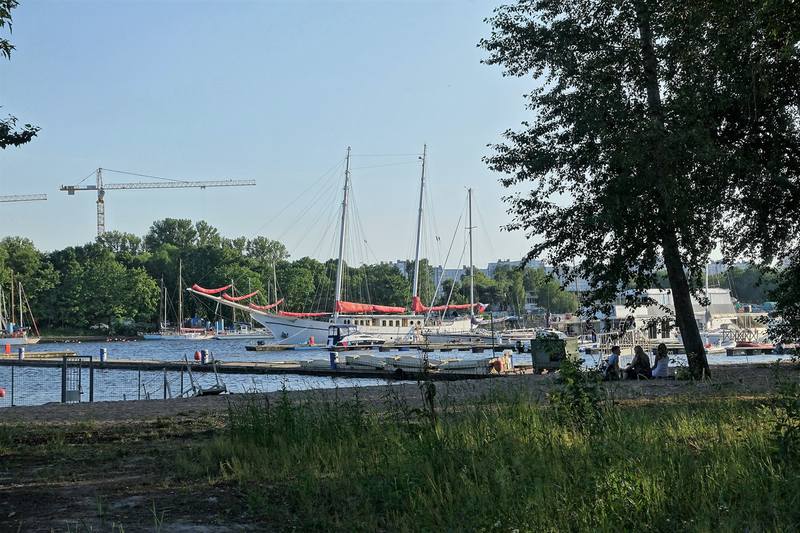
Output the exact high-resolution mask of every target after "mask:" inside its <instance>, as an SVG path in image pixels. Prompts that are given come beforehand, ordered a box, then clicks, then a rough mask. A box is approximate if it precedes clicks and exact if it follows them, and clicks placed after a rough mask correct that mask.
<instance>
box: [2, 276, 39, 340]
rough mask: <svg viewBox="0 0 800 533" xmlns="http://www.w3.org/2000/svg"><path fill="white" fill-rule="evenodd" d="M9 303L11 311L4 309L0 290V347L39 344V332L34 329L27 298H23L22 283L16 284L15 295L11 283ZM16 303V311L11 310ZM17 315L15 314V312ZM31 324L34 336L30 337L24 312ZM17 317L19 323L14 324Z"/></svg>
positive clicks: (29, 329) (3, 298) (4, 300)
mask: <svg viewBox="0 0 800 533" xmlns="http://www.w3.org/2000/svg"><path fill="white" fill-rule="evenodd" d="M9 292H10V296H11V298H10V303H9V306H10V307H12V309H8V308H7V307H6V298H5V293H4V292H3V290H2V289H0V345H1V346H25V345H28V344H37V343H38V342H39V338H40V337H39V331H38V328H36V321H35V320H34V319H33V312H32V311H31V307H30V304H29V303H28V298H27V297H26V296H25V291H24V290H23V288H22V283H19V282H18V283H17V294H16V297H15V295H14V283H13V281H12V283H11V290H10V291H9ZM14 303H16V305H17V309H16V310H15V309H13V304H14ZM17 310H18V311H19V313H16V311H17ZM26 311H27V313H28V316H29V317H30V319H31V324H33V331H34V332H35V333H36V334H35V335H31V328H30V327H27V326H26V325H25V312H26ZM15 317H18V318H19V322H16V323H15V322H14V321H13V320H14V318H15Z"/></svg>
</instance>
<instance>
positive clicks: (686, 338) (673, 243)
mask: <svg viewBox="0 0 800 533" xmlns="http://www.w3.org/2000/svg"><path fill="white" fill-rule="evenodd" d="M661 242H662V248H663V249H664V265H665V266H666V267H667V277H668V278H669V286H670V288H671V290H672V302H673V304H674V306H675V321H676V322H677V323H678V330H679V331H680V332H681V339H682V340H683V348H684V350H686V358H687V359H688V360H689V371H690V372H691V373H692V376H693V377H694V378H695V379H702V378H704V377H710V376H711V372H710V370H709V368H708V358H707V357H706V349H705V346H704V345H703V339H702V337H701V336H700V328H699V327H698V326H697V320H695V317H694V306H693V305H692V293H691V291H690V290H689V282H688V280H687V279H686V272H685V271H684V270H683V261H681V256H680V252H679V250H678V243H677V239H676V238H675V234H674V233H670V232H666V233H665V235H664V237H663V238H662V241H661Z"/></svg>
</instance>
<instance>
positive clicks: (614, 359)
mask: <svg viewBox="0 0 800 533" xmlns="http://www.w3.org/2000/svg"><path fill="white" fill-rule="evenodd" d="M603 379H604V380H606V381H608V380H611V379H619V346H612V347H611V355H609V356H608V359H607V360H606V367H605V368H604V369H603Z"/></svg>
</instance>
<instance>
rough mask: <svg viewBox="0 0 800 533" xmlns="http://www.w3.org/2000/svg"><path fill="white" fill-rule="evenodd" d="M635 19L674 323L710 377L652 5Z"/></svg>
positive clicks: (692, 359)
mask: <svg viewBox="0 0 800 533" xmlns="http://www.w3.org/2000/svg"><path fill="white" fill-rule="evenodd" d="M636 19H637V24H638V26H639V43H640V47H641V54H642V67H643V72H644V77H645V87H646V89H647V106H648V112H649V115H650V120H651V126H652V136H651V138H650V141H651V142H650V153H649V154H648V155H650V156H651V157H650V161H651V163H652V166H651V168H650V169H649V170H650V172H651V175H652V177H653V181H654V184H655V188H656V191H654V192H655V193H656V194H657V195H658V197H659V200H660V202H659V203H660V215H661V220H662V224H661V230H662V238H661V247H662V249H663V252H664V265H665V266H666V268H667V277H668V278H669V284H670V287H671V290H672V301H673V303H674V306H675V321H676V322H677V323H678V329H679V330H680V332H681V338H682V339H683V347H684V349H685V350H686V357H687V359H688V360H689V370H690V371H691V373H692V376H694V377H695V378H702V377H704V376H705V377H708V376H710V372H709V368H708V359H707V358H706V351H705V347H704V346H703V339H702V338H701V337H700V328H698V327H697V321H696V320H695V318H694V308H693V306H692V294H691V291H690V290H689V282H688V280H687V278H686V272H685V271H684V269H683V260H682V259H681V255H680V248H679V246H678V238H677V231H676V227H677V224H676V221H675V211H674V209H673V205H672V196H671V192H670V190H671V189H673V188H674V187H670V186H669V185H670V183H669V180H670V179H671V176H670V172H669V170H668V169H667V168H666V165H665V162H664V158H663V154H662V151H661V148H660V146H661V145H662V142H661V141H662V140H663V139H664V138H665V137H666V135H667V129H666V126H665V124H664V110H663V108H662V105H661V90H660V87H659V81H658V59H657V58H656V53H655V49H654V47H653V31H652V26H651V12H650V3H649V2H648V1H647V0H639V1H638V2H637V3H636Z"/></svg>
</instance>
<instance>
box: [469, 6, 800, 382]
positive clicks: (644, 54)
mask: <svg viewBox="0 0 800 533" xmlns="http://www.w3.org/2000/svg"><path fill="white" fill-rule="evenodd" d="M795 4H796V2H792V1H791V0H769V1H764V0H741V1H737V2H724V1H702V0H700V1H695V2H663V1H658V0H631V1H625V2H623V1H614V0H521V1H520V2H518V3H517V4H514V5H511V6H505V7H500V8H499V9H497V10H496V11H495V14H494V16H493V17H492V18H490V19H488V22H489V23H490V24H491V26H492V34H491V36H490V37H489V38H488V39H485V40H483V41H482V42H481V46H482V47H483V48H484V49H485V50H486V51H488V53H489V57H488V59H487V61H486V62H487V63H489V64H497V65H501V66H503V67H504V74H505V75H511V76H520V77H522V76H533V77H534V78H536V79H537V81H538V84H537V87H536V88H535V89H534V90H533V92H532V93H530V94H529V95H528V96H527V103H528V107H529V109H530V111H531V114H532V118H531V121H530V122H526V123H524V124H523V128H522V130H521V131H507V132H506V134H505V136H506V142H505V143H504V144H501V145H498V146H496V147H495V151H494V154H493V155H491V156H490V157H488V164H489V166H490V167H491V168H492V169H493V170H495V171H498V172H502V173H505V174H507V176H506V177H504V178H503V179H502V180H501V182H502V183H503V184H504V185H505V186H507V187H520V186H521V187H524V188H528V189H531V188H532V190H530V191H529V192H528V193H524V194H523V193H519V194H512V195H511V196H510V197H508V198H507V200H508V201H509V205H510V212H511V214H512V215H513V221H512V222H511V224H510V225H509V228H511V229H519V230H524V231H526V232H527V235H528V236H529V237H530V238H532V239H535V240H536V241H535V244H534V245H533V247H532V249H531V251H530V252H529V254H528V256H527V257H528V258H529V259H533V258H536V257H544V258H546V259H548V260H549V261H550V262H552V264H554V265H557V274H559V275H560V276H559V277H560V278H561V279H562V280H566V282H567V283H569V282H570V281H571V280H572V279H574V276H576V275H580V276H581V277H584V278H585V279H587V281H588V282H589V285H590V288H591V290H590V291H588V292H587V293H586V302H585V303H587V304H592V308H594V309H597V308H598V307H602V308H605V309H608V307H607V305H608V303H609V302H611V301H612V300H613V299H614V298H615V297H616V295H617V293H618V292H619V291H620V289H621V288H622V287H627V286H632V287H634V288H635V289H637V290H638V293H639V294H638V295H636V294H634V295H632V297H631V300H630V302H629V303H630V304H631V305H634V303H635V301H636V296H641V295H642V291H643V290H644V289H646V288H648V287H650V286H655V284H656V282H657V275H656V273H657V272H658V270H660V269H662V268H664V269H666V272H667V276H668V278H669V284H670V287H671V291H672V295H673V300H674V304H675V317H676V322H677V325H678V327H679V329H680V332H681V335H682V339H683V343H684V347H685V349H686V352H687V354H688V355H689V365H690V368H691V370H692V373H693V374H694V375H695V376H701V375H702V373H703V371H706V372H707V371H708V363H707V360H706V357H705V351H704V349H703V342H702V339H701V337H700V333H699V327H698V324H697V322H696V321H695V317H694V313H693V309H692V302H691V295H692V294H698V293H699V291H700V287H701V286H702V283H701V280H702V273H703V270H704V268H705V265H706V263H707V260H708V256H709V253H710V252H711V250H712V249H713V248H714V247H715V246H717V245H722V246H723V247H724V249H725V251H726V252H727V253H728V255H730V256H733V255H743V254H745V255H751V256H758V258H759V259H761V260H765V261H769V260H771V258H772V255H773V254H774V253H775V252H776V250H778V249H779V247H780V246H781V244H782V243H783V244H784V245H785V244H786V243H787V241H791V240H792V239H793V238H796V235H797V227H798V226H797V224H798V220H800V217H796V218H795V219H794V220H791V217H788V216H787V213H789V212H790V211H791V210H792V209H794V210H795V212H796V209H797V205H798V202H797V200H798V199H800V179H798V176H800V171H798V169H800V136H798V107H797V106H798V101H800V100H799V99H798V97H799V96H800V93H799V92H798V91H799V90H800V47H798V44H797V43H798V30H799V29H800V24H798V17H799V16H800V14H799V13H798V12H800V10H798V9H797V6H796V5H795ZM531 186H532V187H531ZM787 221H788V222H787ZM732 222H735V224H733V223H732ZM783 222H787V223H786V224H784V223H783ZM573 261H575V262H574V266H573ZM700 296H701V297H702V294H700Z"/></svg>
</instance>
